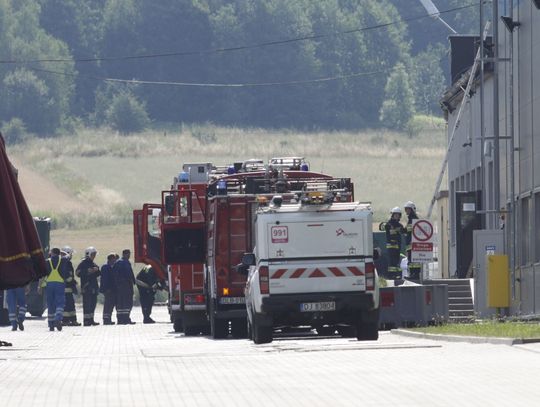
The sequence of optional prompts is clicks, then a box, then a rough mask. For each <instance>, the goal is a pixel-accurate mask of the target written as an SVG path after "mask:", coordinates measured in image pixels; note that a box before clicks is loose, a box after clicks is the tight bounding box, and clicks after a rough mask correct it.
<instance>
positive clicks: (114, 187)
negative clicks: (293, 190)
mask: <svg viewBox="0 0 540 407" xmlns="http://www.w3.org/2000/svg"><path fill="white" fill-rule="evenodd" d="M419 123H420V124H421V126H420V127H419V129H420V130H419V133H418V134H417V135H416V136H415V137H413V138H411V137H409V136H408V135H407V134H405V133H397V132H390V131H384V130H373V131H363V132H313V133H306V132H295V131H291V130H262V129H237V128H228V127H227V128H225V127H215V126H212V125H201V126H181V127H178V128H176V129H174V128H168V129H167V131H166V132H165V131H163V130H159V131H158V130H154V131H149V132H146V133H142V134H137V135H130V136H121V135H119V134H116V133H114V132H112V131H108V130H106V129H98V130H95V129H83V130H80V131H79V132H78V133H76V134H72V135H66V136H62V137H56V138H49V139H29V140H28V141H26V142H25V143H24V144H18V145H12V146H8V154H9V156H10V157H12V158H13V160H14V162H15V163H16V165H17V166H18V167H19V182H20V184H21V187H22V189H23V193H24V195H25V197H26V199H27V202H28V204H29V206H30V209H31V211H32V213H33V214H34V215H35V216H49V217H51V218H52V219H53V228H54V230H53V232H52V240H51V242H52V244H53V245H56V246H63V245H70V246H72V247H74V248H75V250H76V251H77V252H78V254H77V255H76V256H75V258H77V256H80V255H82V253H83V250H84V248H85V247H87V246H90V245H92V246H95V247H97V249H98V250H99V256H98V261H99V262H104V261H105V256H106V254H107V253H108V252H111V251H115V252H119V251H121V250H122V249H123V248H131V249H132V245H133V243H132V227H131V224H130V222H131V217H132V215H131V213H132V210H133V209H134V208H139V207H141V205H142V204H143V203H144V202H160V200H161V191H162V190H165V189H168V188H169V187H170V185H171V183H172V181H173V177H174V176H176V175H178V173H179V171H180V170H181V168H182V164H183V163H186V162H212V163H214V164H218V165H225V164H229V163H232V162H234V161H242V160H245V159H249V158H261V159H264V160H268V159H269V158H271V157H274V156H291V155H300V156H304V157H306V159H307V161H308V162H309V164H310V166H311V169H312V170H314V171H320V172H325V173H328V174H331V175H334V176H338V177H351V178H352V180H353V182H354V183H355V198H356V199H357V200H361V201H370V202H372V207H373V210H374V214H375V219H376V221H382V220H386V219H387V217H388V211H389V209H390V208H392V207H394V206H402V205H403V204H404V203H405V202H406V201H408V200H413V201H415V202H416V204H417V207H418V208H419V211H420V214H422V212H424V213H425V211H426V210H427V206H428V204H429V201H430V199H431V194H432V192H433V188H434V184H435V180H436V177H437V174H438V172H439V169H440V165H441V162H442V159H443V155H444V146H445V127H444V122H443V121H442V120H441V119H434V118H420V119H419Z"/></svg>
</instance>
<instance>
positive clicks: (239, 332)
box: [231, 318, 247, 339]
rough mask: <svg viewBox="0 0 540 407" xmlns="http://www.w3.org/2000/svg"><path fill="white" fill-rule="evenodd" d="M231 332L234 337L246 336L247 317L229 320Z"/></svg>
mask: <svg viewBox="0 0 540 407" xmlns="http://www.w3.org/2000/svg"><path fill="white" fill-rule="evenodd" d="M231 334H232V336H233V338H235V339H242V338H245V337H247V318H237V319H233V320H232V321H231Z"/></svg>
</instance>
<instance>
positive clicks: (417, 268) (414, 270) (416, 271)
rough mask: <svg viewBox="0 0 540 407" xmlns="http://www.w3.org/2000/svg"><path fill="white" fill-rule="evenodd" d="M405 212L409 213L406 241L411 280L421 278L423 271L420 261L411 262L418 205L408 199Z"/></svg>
mask: <svg viewBox="0 0 540 407" xmlns="http://www.w3.org/2000/svg"><path fill="white" fill-rule="evenodd" d="M405 213H406V214H407V217H408V220H407V237H406V239H405V243H406V244H407V259H408V260H409V262H408V263H407V268H408V270H409V279H410V280H420V272H421V271H422V265H421V264H420V263H413V262H411V250H412V228H413V221H414V220H415V219H418V216H417V215H416V205H415V204H414V202H412V201H408V202H407V203H406V204H405Z"/></svg>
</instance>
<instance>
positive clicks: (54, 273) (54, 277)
mask: <svg viewBox="0 0 540 407" xmlns="http://www.w3.org/2000/svg"><path fill="white" fill-rule="evenodd" d="M49 264H50V265H51V274H49V275H48V276H47V282H48V283H63V282H64V279H63V278H62V275H61V274H60V264H62V259H61V258H58V264H57V265H56V268H55V267H53V263H52V259H49Z"/></svg>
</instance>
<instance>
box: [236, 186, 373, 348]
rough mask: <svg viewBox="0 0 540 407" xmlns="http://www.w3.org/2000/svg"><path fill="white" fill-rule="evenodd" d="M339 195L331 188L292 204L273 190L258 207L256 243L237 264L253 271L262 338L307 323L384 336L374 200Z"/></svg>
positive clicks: (251, 307) (254, 320)
mask: <svg viewBox="0 0 540 407" xmlns="http://www.w3.org/2000/svg"><path fill="white" fill-rule="evenodd" d="M335 200H336V199H335V192H333V193H332V191H328V192H324V191H323V192H320V191H312V192H306V193H304V194H302V195H299V196H298V200H297V202H296V203H294V201H293V203H287V204H284V203H283V200H282V199H281V197H280V196H274V198H273V199H272V201H271V202H270V203H269V204H267V205H262V206H260V207H259V209H258V210H257V212H256V213H255V221H254V230H253V239H254V240H255V241H254V246H253V247H254V250H253V253H246V254H245V255H244V256H243V258H242V263H241V264H240V265H238V271H239V272H241V273H242V272H243V273H248V280H247V284H246V289H245V297H246V308H247V314H248V335H249V336H250V337H251V339H253V341H254V342H255V343H256V344H260V343H268V342H271V341H272V337H273V332H274V330H275V329H283V328H285V329H287V328H289V327H305V326H310V327H312V328H314V329H316V330H317V332H318V333H319V334H320V335H330V334H333V333H335V332H336V331H338V332H339V333H341V335H343V336H356V338H357V339H358V340H377V339H378V335H379V334H378V319H379V285H378V276H377V272H376V270H375V267H374V264H373V229H372V211H371V207H370V205H369V204H365V203H359V202H335Z"/></svg>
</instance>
